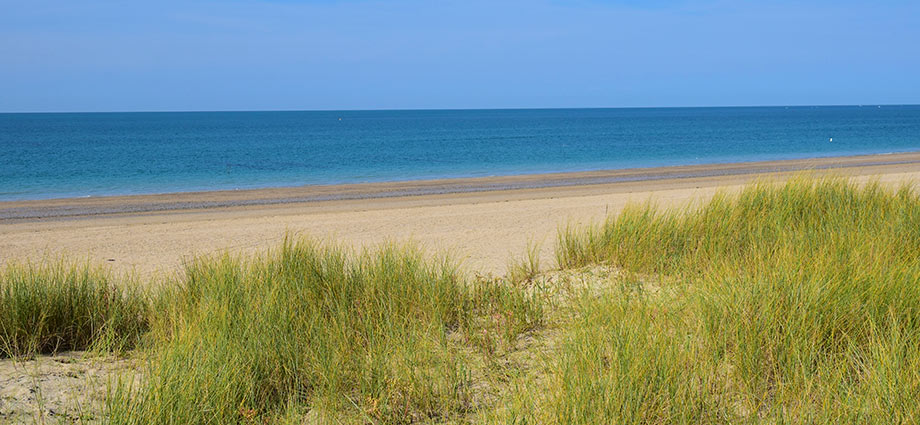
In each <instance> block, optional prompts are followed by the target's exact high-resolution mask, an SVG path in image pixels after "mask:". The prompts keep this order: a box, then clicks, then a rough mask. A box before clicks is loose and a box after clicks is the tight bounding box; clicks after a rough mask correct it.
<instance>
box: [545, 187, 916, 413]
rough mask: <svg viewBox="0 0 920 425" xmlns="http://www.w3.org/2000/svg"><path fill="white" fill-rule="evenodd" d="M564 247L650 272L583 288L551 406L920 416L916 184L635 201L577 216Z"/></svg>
mask: <svg viewBox="0 0 920 425" xmlns="http://www.w3.org/2000/svg"><path fill="white" fill-rule="evenodd" d="M557 258H558V259H559V262H560V264H561V265H562V266H563V267H580V266H585V265H589V264H597V263H606V264H609V265H611V266H613V267H617V268H620V269H623V270H626V271H628V272H630V273H632V276H634V277H633V278H632V279H633V280H635V282H637V283H636V284H633V285H621V286H618V287H617V288H616V289H612V290H610V291H607V292H606V293H604V294H603V295H601V296H582V297H580V298H577V299H576V301H575V303H576V304H577V305H578V306H579V308H578V309H577V310H578V311H579V313H578V317H579V319H577V320H576V321H575V323H577V324H576V325H575V326H573V327H572V328H571V330H570V332H569V334H568V336H567V337H566V341H565V342H564V343H563V344H562V348H561V349H560V355H559V356H558V358H557V360H556V363H555V366H554V370H555V372H554V378H553V379H554V381H553V382H554V384H553V385H550V388H551V391H552V395H551V396H550V397H549V398H548V400H547V402H546V403H545V405H544V408H543V411H542V415H543V416H542V419H544V420H549V421H551V422H555V421H558V422H559V423H646V422H651V423H665V422H668V423H715V422H724V423H738V422H758V423H761V422H765V423H784V422H792V423H841V422H845V423H905V422H909V421H910V420H912V418H915V417H916V413H917V412H918V409H917V404H916V400H918V399H920V345H918V344H917V343H916V342H917V341H918V337H920V199H918V197H917V195H916V193H915V192H914V191H913V190H912V189H911V188H910V187H909V186H903V187H902V188H900V189H899V190H891V189H887V188H885V187H882V186H881V185H879V184H875V183H870V184H867V185H863V186H858V185H856V184H854V183H852V182H849V181H847V180H843V179H820V180H814V179H808V178H798V179H794V180H793V181H791V182H788V183H785V184H782V185H774V184H768V183H761V184H756V185H752V186H750V187H747V188H745V189H744V190H743V191H742V192H741V193H740V194H735V195H729V194H720V195H718V196H716V197H715V198H714V199H712V200H711V201H710V202H708V203H707V204H705V205H703V206H702V207H701V208H690V209H685V210H676V211H675V210H672V211H664V210H661V209H658V208H656V207H654V206H653V205H650V204H644V205H636V206H633V207H630V208H628V209H626V210H625V211H623V212H622V213H621V214H619V215H617V216H615V217H611V218H609V219H608V220H607V221H606V222H605V223H604V224H603V225H600V226H595V227H583V228H574V227H569V228H566V229H563V230H562V231H561V232H560V235H559V243H558V252H557ZM637 277H638V278H637ZM624 288H625V289H624Z"/></svg>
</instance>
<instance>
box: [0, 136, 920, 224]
mask: <svg viewBox="0 0 920 425" xmlns="http://www.w3.org/2000/svg"><path fill="white" fill-rule="evenodd" d="M911 165H920V152H905V153H887V154H873V155H853V156H837V157H817V158H806V159H790V160H776V161H757V162H736V163H719V164H701V165H680V166H666V167H651V168H628V169H611V170H599V171H582V172H567V173H545V174H520V175H510V176H495V177H473V178H452V179H437V180H409V181H397V182H381V183H352V184H336V185H307V186H295V187H279V188H264V189H246V190H218V191H205V192H176V193H164V194H149V195H146V194H145V195H123V196H100V197H79V198H55V199H46V200H23V201H0V223H3V222H22V221H35V220H47V219H73V218H80V217H95V216H106V215H121V214H138V213H164V212H169V211H188V210H209V209H221V208H235V207H270V206H279V205H287V204H303V203H321V202H329V201H360V200H373V199H387V198H406V197H423V196H426V195H462V194H471V193H481V192H501V191H505V192H509V191H518V190H539V189H558V188H566V187H578V186H598V185H612V184H623V183H640V182H653V181H661V180H681V179H693V178H715V177H729V176H746V175H769V174H782V173H793V172H804V171H829V170H837V169H852V168H885V167H888V168H890V167H896V166H911ZM863 174H864V173H863Z"/></svg>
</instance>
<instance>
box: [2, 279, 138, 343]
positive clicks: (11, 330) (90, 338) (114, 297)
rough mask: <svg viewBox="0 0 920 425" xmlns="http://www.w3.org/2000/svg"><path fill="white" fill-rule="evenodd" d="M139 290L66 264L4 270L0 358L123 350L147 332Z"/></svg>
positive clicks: (135, 286)
mask: <svg viewBox="0 0 920 425" xmlns="http://www.w3.org/2000/svg"><path fill="white" fill-rule="evenodd" d="M147 307H148V302H147V299H146V297H145V295H144V294H143V293H142V292H141V291H140V290H139V289H138V286H137V285H123V286H122V285H116V284H115V283H114V281H113V279H112V278H111V276H109V274H108V273H106V272H105V271H103V270H101V269H99V268H93V267H90V266H86V265H83V266H79V265H69V264H64V263H62V262H59V263H54V264H45V265H33V264H11V265H7V266H5V267H4V268H3V269H2V270H0V358H2V357H13V356H17V357H18V356H31V355H35V354H39V353H53V352H56V351H63V350H84V349H88V348H93V347H95V348H99V349H104V350H125V349H130V348H132V347H133V346H134V345H135V344H136V343H137V341H138V339H139V338H140V337H141V335H143V334H144V333H145V332H146V330H147V326H148V322H147V319H148V310H147Z"/></svg>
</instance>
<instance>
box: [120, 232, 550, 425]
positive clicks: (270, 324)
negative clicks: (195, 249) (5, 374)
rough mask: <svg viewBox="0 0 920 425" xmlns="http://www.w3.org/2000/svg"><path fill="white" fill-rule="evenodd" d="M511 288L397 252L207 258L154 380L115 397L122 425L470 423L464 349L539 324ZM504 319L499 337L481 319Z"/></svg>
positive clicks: (287, 247) (163, 339) (169, 328)
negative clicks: (286, 420) (315, 420)
mask: <svg viewBox="0 0 920 425" xmlns="http://www.w3.org/2000/svg"><path fill="white" fill-rule="evenodd" d="M512 291H514V289H513V287H511V286H509V285H501V286H495V285H494V284H490V283H481V284H479V285H476V284H472V283H471V282H468V281H467V280H466V279H465V278H464V277H463V276H462V275H461V274H460V273H458V271H457V270H456V269H455V268H454V267H453V266H452V265H451V264H450V263H448V262H433V261H429V260H426V259H425V258H423V257H422V256H421V254H419V252H417V251H415V250H412V249H409V248H404V247H397V246H385V247H383V248H381V249H380V250H377V251H373V252H370V251H369V252H364V253H362V254H358V255H353V254H350V253H349V252H346V251H344V250H342V249H340V248H337V247H334V246H329V245H319V244H317V243H313V242H309V241H300V242H292V241H287V242H285V244H284V246H283V247H282V248H281V249H280V250H278V251H277V252H274V253H272V254H270V255H269V256H267V257H265V258H259V259H253V260H249V261H243V260H237V259H232V258H228V257H224V258H220V259H211V260H201V261H198V262H197V263H194V264H192V265H191V266H189V267H188V271H187V277H186V278H185V280H184V282H182V284H181V286H180V287H179V288H178V289H177V290H175V293H173V294H171V295H170V296H169V297H168V298H170V299H172V302H171V305H172V306H173V307H172V308H171V309H168V310H167V311H166V312H165V314H166V318H165V319H164V320H162V321H160V322H158V329H156V330H155V332H154V333H155V334H156V335H157V336H158V338H159V341H158V342H157V343H156V346H157V348H156V349H155V351H154V353H153V354H152V358H151V360H150V365H149V368H148V370H147V371H146V372H145V375H146V376H147V379H146V383H145V384H144V385H143V386H142V387H141V388H133V389H132V388H129V387H124V386H123V387H120V388H118V389H117V390H116V391H114V392H113V394H112V395H111V397H110V401H109V412H108V413H109V415H110V420H111V422H113V423H187V424H195V423H237V422H246V421H279V420H282V418H283V417H286V415H290V414H291V412H293V411H308V412H309V411H312V414H315V415H318V417H320V418H325V419H326V420H336V421H348V420H349V418H351V420H354V421H357V422H366V421H367V422H375V423H409V422H417V421H421V420H425V421H430V420H450V419H451V418H458V417H461V416H463V415H465V414H467V413H468V412H469V411H470V410H471V409H472V408H473V405H472V392H471V391H472V390H471V385H472V379H471V376H470V365H469V359H468V356H466V355H464V354H463V353H464V352H465V351H468V350H462V347H463V346H465V344H464V343H463V342H462V341H473V340H474V338H473V337H472V336H473V335H479V334H480V333H482V332H486V333H489V332H493V333H495V334H496V338H498V337H500V336H501V335H502V333H504V334H505V336H506V337H508V338H513V337H514V336H515V335H517V334H518V333H521V332H523V331H525V330H526V329H527V328H528V327H530V326H533V325H534V324H535V323H537V322H538V320H539V317H538V314H539V310H536V309H533V308H531V307H529V306H528V305H527V304H528V303H530V302H531V299H530V298H528V297H525V296H520V295H515V294H513V293H512ZM503 313H504V314H507V316H508V320H507V321H506V322H503V324H502V326H500V327H499V328H496V329H487V328H486V327H485V326H483V325H477V323H479V322H480V321H478V320H474V319H475V318H476V315H496V314H503ZM480 331H481V332H480ZM458 341H460V342H458ZM298 406H300V407H298Z"/></svg>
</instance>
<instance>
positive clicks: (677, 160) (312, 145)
mask: <svg viewBox="0 0 920 425" xmlns="http://www.w3.org/2000/svg"><path fill="white" fill-rule="evenodd" d="M831 138H833V141H831V140H830V139H831ZM913 150H920V106H882V107H877V106H863V107H859V106H844V107H788V108H787V107H762V108H761V107H758V108H651V109H647V108H642V109H547V110H462V111H460V110H457V111H451V110H436V111H435V110H432V111H347V112H181V113H85V114H83V113H78V114H0V200H18V199H44V198H55V197H78V196H102V195H121V194H140V193H164V192H181V191H200V190H222V189H246V188H260V187H276V186H298V185H308V184H336V183H357V182H376V181H396V180H416V179H431V178H447V177H474V176H492V175H508V174H521V173H545V172H559V171H586V170H596V169H613V168H635V167H649V166H663V165H682V164H704V163H719V162H738V161H759V160H770V159H789V158H803V157H818V156H834V155H851V154H869V153H886V152H903V151H913Z"/></svg>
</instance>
